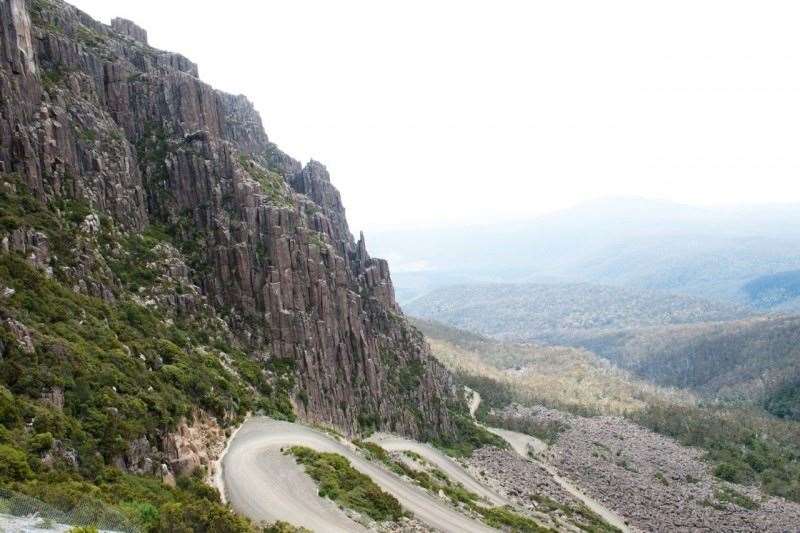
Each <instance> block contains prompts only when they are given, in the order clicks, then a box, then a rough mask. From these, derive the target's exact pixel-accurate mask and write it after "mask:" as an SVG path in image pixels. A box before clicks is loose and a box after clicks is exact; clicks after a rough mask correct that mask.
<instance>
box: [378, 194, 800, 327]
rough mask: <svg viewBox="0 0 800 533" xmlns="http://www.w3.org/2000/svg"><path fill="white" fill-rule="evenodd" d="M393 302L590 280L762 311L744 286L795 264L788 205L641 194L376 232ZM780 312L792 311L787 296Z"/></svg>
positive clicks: (795, 228)
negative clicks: (492, 220) (469, 287)
mask: <svg viewBox="0 0 800 533" xmlns="http://www.w3.org/2000/svg"><path fill="white" fill-rule="evenodd" d="M371 242H373V245H374V248H375V249H377V250H378V251H379V252H380V253H381V255H383V256H384V257H388V258H389V259H390V260H391V262H392V265H394V266H395V268H394V269H393V280H394V282H395V285H396V287H397V290H398V295H399V296H400V298H399V299H400V303H401V304H405V303H407V302H408V301H410V300H412V299H414V298H416V297H418V296H420V295H422V294H425V293H427V292H429V291H431V290H433V289H436V288H440V287H444V286H448V285H455V284H465V283H466V284H473V283H497V282H506V283H508V282H513V283H522V282H532V283H541V282H547V283H555V282H565V283H578V282H587V283H596V284H602V285H619V286H623V287H627V288H643V289H651V290H658V291H664V292H668V293H674V294H684V295H689V296H693V297H698V298H706V299H711V300H717V301H724V302H729V303H735V304H738V305H743V306H748V307H751V308H753V309H756V310H762V311H763V310H769V309H771V308H772V307H769V305H771V301H770V300H767V301H759V300H753V299H751V298H750V297H749V295H748V293H747V290H746V289H745V287H746V285H747V284H748V283H750V282H752V281H753V280H756V279H758V278H760V277H762V276H768V275H773V274H777V273H780V272H788V271H794V270H800V209H798V208H797V206H794V205H774V206H744V207H737V208H698V207H691V206H684V205H680V204H673V203H670V202H664V201H653V200H646V199H641V198H623V199H611V200H606V201H597V202H590V203H586V204H581V205H579V206H576V207H574V208H571V209H567V210H563V211H559V212H556V213H551V214H548V215H544V216H541V217H538V218H535V219H532V220H528V221H521V222H514V223H504V224H496V225H491V226H474V227H462V228H438V229H425V230H408V231H393V232H383V233H376V234H374V235H372V236H371ZM779 308H780V309H781V310H791V309H800V300H799V299H797V298H789V299H787V300H786V301H782V302H781V303H780V306H779Z"/></svg>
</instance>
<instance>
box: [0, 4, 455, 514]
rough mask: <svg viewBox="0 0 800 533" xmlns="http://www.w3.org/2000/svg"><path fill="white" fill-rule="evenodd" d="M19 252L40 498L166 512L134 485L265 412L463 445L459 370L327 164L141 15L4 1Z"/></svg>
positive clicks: (199, 453) (31, 485) (9, 292)
mask: <svg viewBox="0 0 800 533" xmlns="http://www.w3.org/2000/svg"><path fill="white" fill-rule="evenodd" d="M220 53H236V52H235V51H225V50H223V49H220ZM0 242H2V248H1V249H0V302H2V304H1V305H0V354H2V359H1V360H0V384H2V387H1V388H0V399H2V401H0V404H1V405H2V409H0V418H2V422H3V424H4V427H5V429H4V430H3V432H2V434H1V435H0V441H2V442H3V444H0V464H2V465H6V466H3V468H0V475H2V477H3V480H4V481H10V480H13V481H15V482H17V483H18V489H19V490H24V491H26V492H31V493H35V494H37V495H38V496H40V497H50V498H51V499H58V498H62V497H64V496H63V494H61V492H59V490H60V489H58V487H59V486H61V485H59V484H60V483H66V484H68V483H79V482H80V483H83V482H86V481H88V482H89V483H92V484H97V485H101V486H103V487H104V488H103V490H102V491H100V490H99V489H97V488H96V487H94V486H93V488H85V489H80V490H78V491H77V492H76V491H75V490H73V489H70V490H71V491H72V494H73V496H74V497H76V498H77V497H78V494H79V493H80V494H83V495H95V496H97V497H98V498H103V499H106V500H109V499H110V500H114V503H120V502H123V501H127V500H135V501H139V500H146V501H151V502H152V501H153V500H154V498H155V499H156V500H158V501H157V502H156V503H157V504H159V505H160V504H166V503H169V502H170V501H172V499H174V498H173V496H174V495H173V496H169V495H162V496H158V498H156V497H155V496H153V494H156V493H159V492H158V491H161V490H162V488H159V489H158V490H156V489H152V491H153V492H152V493H148V494H143V493H145V492H147V491H150V490H151V489H150V488H148V489H144V488H142V489H141V490H140V492H139V493H135V491H132V489H130V490H128V489H126V490H127V492H125V491H122V492H121V493H120V492H119V491H117V489H115V488H114V487H116V486H117V484H118V481H119V480H120V479H126V480H127V479H129V478H127V477H125V478H120V477H119V476H121V475H123V473H124V475H127V474H128V473H137V474H144V475H150V476H153V475H154V476H157V477H158V478H163V479H165V480H168V481H169V480H173V479H174V477H175V476H178V477H179V476H181V475H183V474H188V473H190V472H191V471H193V470H195V469H196V467H198V466H207V465H208V463H209V462H210V457H211V456H212V454H213V452H212V450H211V448H212V447H213V446H214V445H218V444H219V441H220V440H224V434H223V432H224V430H223V428H224V427H226V426H229V425H231V424H233V423H235V422H236V421H237V420H240V419H241V418H242V416H243V415H245V413H247V412H250V411H252V412H264V413H267V414H271V415H273V416H278V417H284V418H292V417H294V416H299V417H301V418H303V419H306V420H309V421H313V422H318V423H322V424H326V425H331V426H335V427H337V428H338V429H339V430H341V431H343V432H345V433H348V434H353V433H356V432H359V431H364V430H370V429H375V428H381V429H386V430H391V431H395V432H399V433H404V434H407V435H410V436H413V437H418V438H438V439H442V440H447V439H449V438H452V437H454V436H455V434H456V426H457V424H455V423H454V416H453V414H452V412H453V410H454V409H459V408H461V406H462V405H463V404H462V403H459V400H458V398H457V396H456V395H455V393H454V389H453V387H452V384H451V378H450V375H449V374H448V372H447V371H446V370H445V368H444V367H443V366H442V365H441V364H439V363H438V362H437V361H436V360H435V359H433V358H432V357H431V356H430V353H429V349H428V347H427V346H426V344H425V342H424V340H423V338H422V336H421V335H420V334H419V333H418V332H417V331H416V330H415V329H413V328H411V327H410V326H409V325H408V324H407V322H406V320H405V318H404V317H403V315H402V313H401V311H400V309H399V307H398V306H397V304H396V303H395V300H394V291H393V287H392V282H391V278H390V275H389V269H388V267H387V263H386V262H385V261H383V260H380V259H374V258H372V257H370V255H369V254H368V253H367V250H366V246H365V243H364V239H363V237H362V238H361V239H360V240H358V241H356V240H354V238H353V236H352V235H351V233H350V231H349V229H348V226H347V221H346V219H345V211H344V208H343V206H342V202H341V199H340V196H339V193H338V191H337V190H336V189H335V188H334V186H333V185H332V184H331V182H330V177H329V175H328V173H327V171H326V170H325V167H324V166H322V165H321V164H320V163H317V162H315V161H311V162H310V163H308V164H307V165H305V166H303V165H301V164H300V163H299V162H297V161H295V160H294V159H292V158H291V157H289V156H287V155H286V154H284V153H283V152H281V151H280V150H279V149H278V148H277V147H276V145H275V144H273V143H272V142H270V140H269V139H268V137H267V135H266V134H265V132H264V130H263V128H262V123H261V119H260V117H259V116H258V114H257V113H256V112H255V110H254V109H253V107H252V105H251V104H250V103H249V102H248V101H247V100H246V98H245V97H243V96H233V95H229V94H225V93H222V92H219V91H216V90H214V89H213V88H211V87H210V86H208V85H207V84H205V83H203V82H202V81H201V80H200V78H199V77H198V69H197V66H196V65H195V64H193V63H192V62H191V61H189V60H188V59H187V58H185V57H183V56H181V55H179V54H174V53H169V52H163V51H160V50H156V49H154V48H152V47H150V46H149V45H148V44H147V34H146V32H145V31H144V30H142V29H141V28H139V27H137V26H136V25H135V24H133V23H132V22H129V21H125V20H121V19H116V20H114V21H113V23H112V26H110V27H109V26H105V25H103V24H101V23H99V22H96V21H94V20H92V19H91V18H90V17H89V16H87V15H86V14H84V13H82V12H80V11H79V10H77V9H75V8H74V7H72V6H70V5H68V4H66V3H63V2H61V1H60V0H28V1H25V0H0ZM212 441H213V442H212ZM20 458H21V459H20ZM26 458H27V460H26ZM19 460H21V462H20V461H19ZM9 463H13V464H14V465H16V466H15V467H14V469H10V467H7V464H9ZM130 479H133V478H130ZM136 479H138V478H136ZM148 479H149V478H148ZM45 480H46V481H45ZM120 483H121V482H120ZM126 483H127V481H126ZM130 483H133V484H142V483H143V484H145V485H146V484H147V483H150V482H149V481H130ZM76 486H77V485H76ZM137 486H138V485H137ZM147 486H148V487H150V485H147ZM159 487H160V485H159ZM64 490H66V489H64ZM137 490H138V489H137ZM164 490H167V489H164ZM175 490H181V487H178V489H175ZM159 494H160V493H159ZM170 494H172V493H170ZM175 497H176V498H177V496H175ZM201 507H202V505H201ZM173 518H174V517H173Z"/></svg>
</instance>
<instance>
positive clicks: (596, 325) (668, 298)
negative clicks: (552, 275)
mask: <svg viewBox="0 0 800 533" xmlns="http://www.w3.org/2000/svg"><path fill="white" fill-rule="evenodd" d="M406 309H407V311H408V312H409V313H410V314H412V315H415V316H420V317H423V318H428V319H434V320H438V321H441V322H445V323H447V324H450V325H452V326H456V327H459V328H463V329H466V330H469V331H477V332H480V333H482V334H485V335H491V336H494V337H498V338H506V339H515V340H539V341H546V342H547V343H548V344H565V343H567V344H568V343H569V340H570V339H571V338H572V336H574V335H576V334H580V335H585V334H599V333H601V332H608V331H615V330H620V329H628V328H634V327H643V326H652V325H663V324H683V323H691V322H700V321H708V320H723V319H729V318H736V317H740V316H744V315H745V314H746V312H745V311H744V310H743V309H741V308H737V307H736V306H733V305H726V304H719V303H713V302H708V301H705V300H701V299H698V298H690V297H686V296H675V295H669V294H662V293H657V292H653V291H642V290H636V289H622V288H618V287H611V286H600V285H591V284H585V283H578V284H485V285H458V286H454V287H446V288H442V289H437V290H435V291H433V292H431V293H430V294H427V295H425V296H422V297H420V298H417V299H415V300H414V301H412V302H410V303H409V304H407V305H406Z"/></svg>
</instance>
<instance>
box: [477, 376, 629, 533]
mask: <svg viewBox="0 0 800 533" xmlns="http://www.w3.org/2000/svg"><path fill="white" fill-rule="evenodd" d="M472 394H473V395H472V398H471V400H470V412H471V413H472V414H473V416H474V415H475V411H477V410H478V406H479V405H480V403H481V397H480V394H478V393H477V392H476V391H472ZM483 427H484V428H486V430H487V431H490V432H492V433H494V434H495V435H497V436H498V437H500V438H502V439H503V440H505V441H506V442H508V443H509V444H510V445H511V448H512V449H513V450H514V451H515V452H517V454H518V455H520V456H522V457H524V458H525V459H527V460H529V461H532V462H534V463H536V464H537V465H539V466H541V467H542V468H543V469H544V470H546V471H547V473H548V474H550V475H551V476H553V481H555V482H556V483H558V484H559V485H561V488H563V489H564V490H565V491H567V492H568V493H570V494H571V495H572V496H574V497H575V498H576V499H578V500H580V501H581V502H583V504H584V505H585V506H586V507H588V508H589V509H591V510H592V511H594V512H595V513H597V514H598V515H599V516H600V517H602V518H603V520H605V521H606V522H608V523H609V524H611V525H612V526H614V527H616V528H617V529H619V530H620V531H622V532H623V533H629V532H631V531H632V529H631V528H630V526H628V525H627V524H625V520H624V519H623V518H622V517H621V516H620V515H618V514H617V513H615V512H614V511H612V510H611V509H609V508H608V507H606V506H605V505H603V504H602V503H600V502H599V501H597V500H595V499H594V498H592V497H591V496H588V495H586V494H584V493H583V492H582V491H581V490H580V489H579V488H578V487H576V486H575V485H573V484H572V483H571V482H570V481H569V480H567V479H564V478H563V477H561V476H560V475H559V474H558V472H557V471H556V469H555V468H554V467H553V466H552V465H549V464H547V463H545V462H544V461H540V460H538V459H536V456H537V455H538V454H540V453H541V452H543V451H545V450H546V449H547V444H545V443H544V442H543V441H541V440H539V439H537V438H536V437H532V436H530V435H526V434H525V433H519V432H517V431H510V430H507V429H500V428H490V427H486V426H483ZM529 451H530V452H532V454H529V453H528V452H529Z"/></svg>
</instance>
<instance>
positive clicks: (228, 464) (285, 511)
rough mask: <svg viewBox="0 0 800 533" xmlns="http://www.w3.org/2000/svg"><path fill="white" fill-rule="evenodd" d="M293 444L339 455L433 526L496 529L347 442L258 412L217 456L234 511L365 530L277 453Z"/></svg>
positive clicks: (326, 528)
mask: <svg viewBox="0 0 800 533" xmlns="http://www.w3.org/2000/svg"><path fill="white" fill-rule="evenodd" d="M294 445H300V446H308V447H309V448H313V449H314V450H317V451H320V452H334V453H338V454H340V455H343V456H344V457H346V458H347V459H348V460H349V461H350V463H351V464H352V465H353V467H354V468H356V469H358V470H359V471H361V472H363V473H364V474H366V475H368V476H369V477H370V478H372V480H373V481H375V483H377V484H378V485H379V486H380V487H381V488H382V489H383V490H385V491H386V492H389V493H391V494H392V495H394V496H395V497H396V498H397V499H398V500H399V501H400V504H401V505H402V506H403V507H404V508H405V509H406V510H408V511H411V512H412V513H414V516H415V517H416V518H418V519H419V520H421V521H423V522H425V523H426V524H428V525H430V526H432V527H434V528H436V529H438V530H441V531H444V532H454V533H461V532H465V533H471V532H475V533H486V532H490V531H495V530H494V529H492V528H489V527H488V526H486V525H484V524H482V523H480V522H476V521H474V520H471V519H470V518H468V517H466V516H464V515H463V514H461V513H459V512H458V511H456V510H455V509H452V508H451V507H449V506H448V505H447V504H446V503H445V502H443V501H441V500H439V499H437V498H435V497H433V496H431V495H430V494H428V493H426V492H424V491H423V490H422V489H420V488H418V487H416V486H413V485H411V484H409V483H407V482H405V481H403V480H402V479H400V478H399V477H397V476H396V475H394V474H392V473H391V472H389V471H388V470H386V469H384V468H382V467H380V466H378V465H376V464H374V463H371V462H370V461H368V460H366V459H364V458H363V457H361V456H360V455H357V454H356V453H354V451H353V450H352V448H350V447H348V446H346V445H344V444H342V443H341V442H339V441H336V440H334V439H333V438H331V437H329V436H328V435H326V434H324V433H322V432H319V431H316V430H314V429H311V428H309V427H306V426H302V425H299V424H292V423H289V422H279V421H276V420H272V419H269V418H263V417H258V418H251V419H249V420H247V421H246V422H245V423H244V424H243V425H242V427H241V429H240V430H239V431H238V432H237V433H236V434H235V436H234V437H233V438H232V440H231V443H230V445H229V447H228V449H227V452H226V453H225V456H224V457H223V458H222V461H221V463H222V481H223V484H224V487H225V496H226V499H227V500H228V501H229V502H230V503H231V505H232V506H233V508H234V509H236V511H238V512H240V513H241V514H243V515H245V516H248V517H249V518H251V519H253V520H255V521H257V522H258V521H267V522H273V521H276V520H285V521H287V522H291V523H293V524H295V525H298V526H303V527H306V528H309V529H311V530H312V531H317V532H325V533H328V532H331V533H338V532H352V531H364V528H363V527H361V526H360V525H358V524H356V523H355V522H354V521H353V520H351V519H350V518H348V517H347V516H346V515H345V514H344V513H343V512H342V511H340V510H339V509H337V508H336V505H335V504H333V503H332V502H330V501H329V500H327V499H324V498H320V497H319V496H318V495H317V488H316V485H315V483H314V482H313V481H312V480H311V479H310V478H309V477H308V476H307V475H306V474H305V473H304V472H303V469H302V467H300V466H298V465H297V464H295V462H294V459H292V458H291V457H287V456H285V455H283V454H282V453H281V451H280V450H281V448H283V447H287V446H294Z"/></svg>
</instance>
